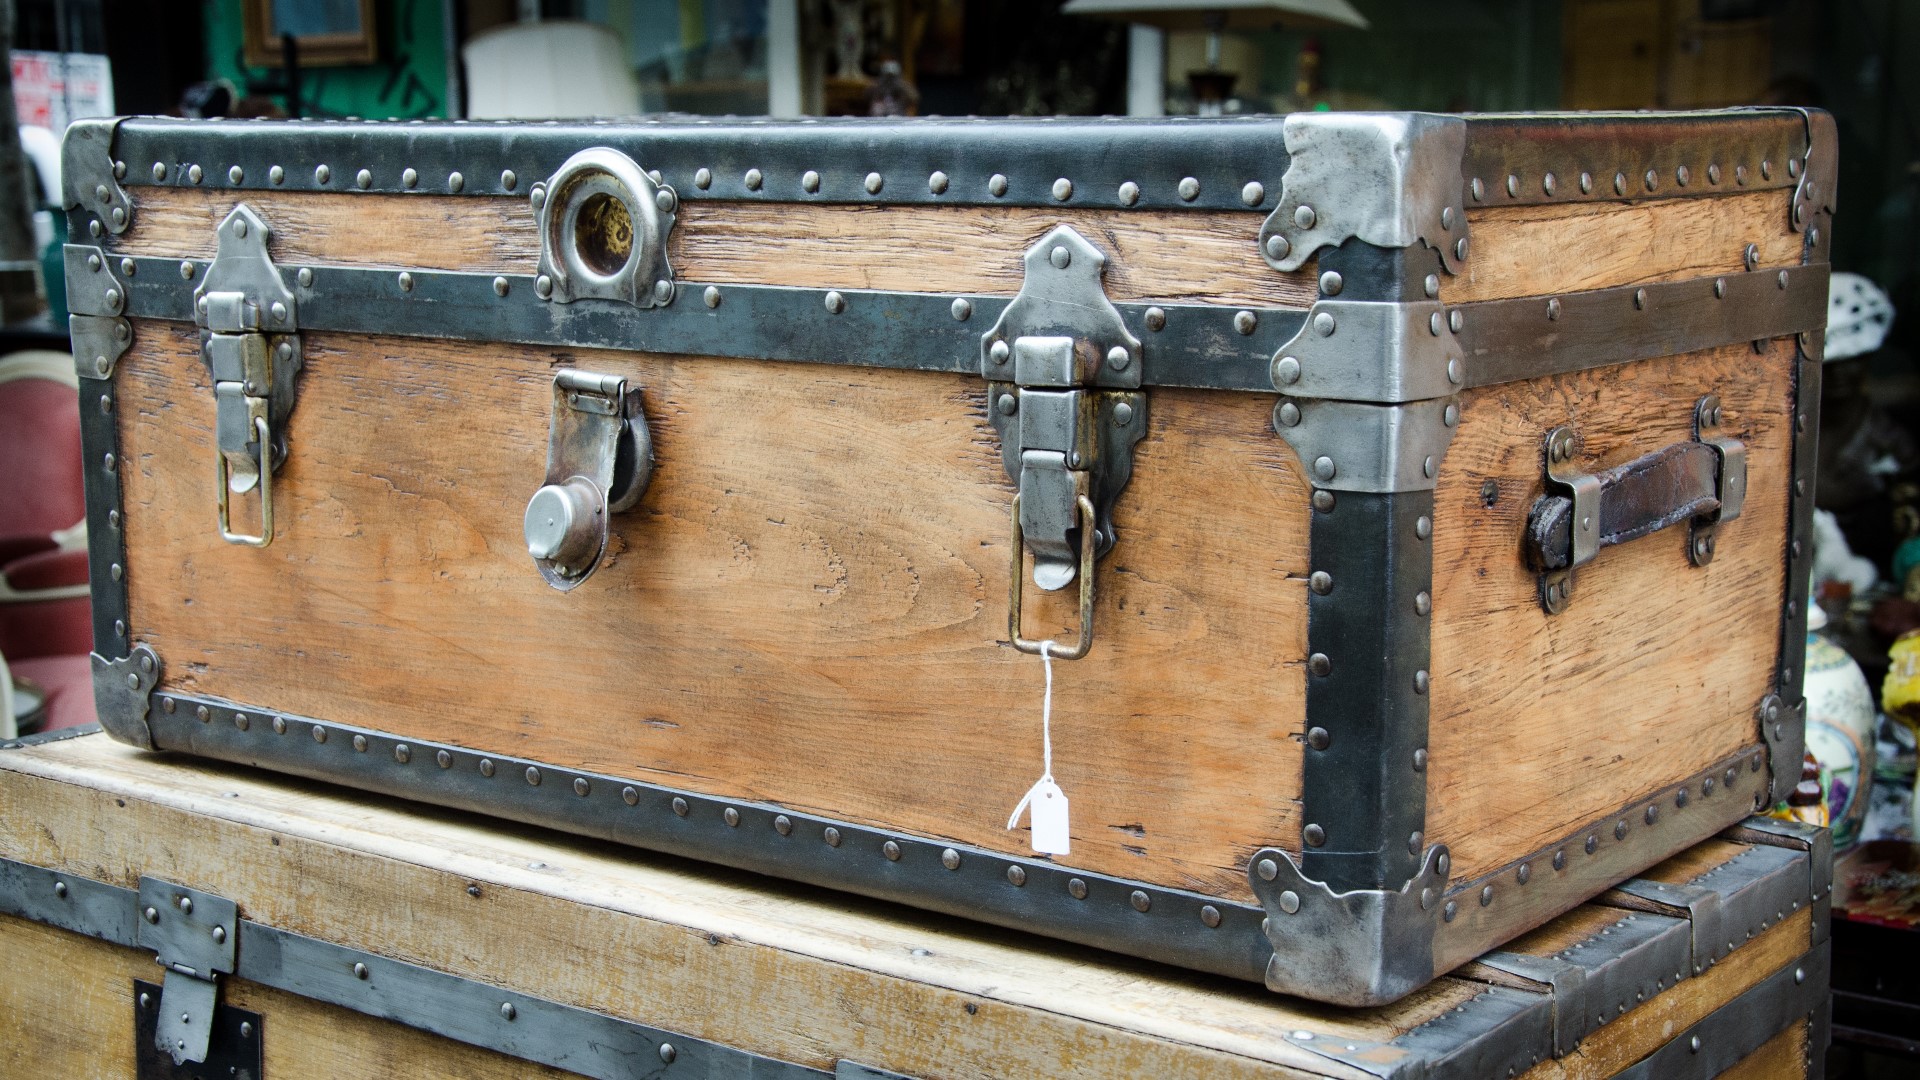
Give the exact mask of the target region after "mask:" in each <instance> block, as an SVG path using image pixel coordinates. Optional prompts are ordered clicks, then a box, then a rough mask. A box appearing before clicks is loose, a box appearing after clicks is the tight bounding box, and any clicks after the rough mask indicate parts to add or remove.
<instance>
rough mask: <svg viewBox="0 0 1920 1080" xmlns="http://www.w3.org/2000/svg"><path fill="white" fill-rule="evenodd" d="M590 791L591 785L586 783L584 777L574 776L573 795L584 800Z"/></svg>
mask: <svg viewBox="0 0 1920 1080" xmlns="http://www.w3.org/2000/svg"><path fill="white" fill-rule="evenodd" d="M592 790H593V785H592V784H591V783H589V782H588V781H587V778H586V777H584V776H576V777H574V778H573V793H574V794H575V795H578V796H580V797H582V798H585V797H586V796H587V794H588V793H589V792H591V791H592Z"/></svg>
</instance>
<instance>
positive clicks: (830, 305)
mask: <svg viewBox="0 0 1920 1080" xmlns="http://www.w3.org/2000/svg"><path fill="white" fill-rule="evenodd" d="M826 304H827V311H828V312H830V313H832V314H834V315H838V314H840V313H841V312H843V311H845V310H847V298H846V297H844V296H841V295H840V294H839V293H838V292H836V291H832V290H829V291H828V293H827V296H826Z"/></svg>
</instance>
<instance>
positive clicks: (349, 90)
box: [202, 0, 447, 119]
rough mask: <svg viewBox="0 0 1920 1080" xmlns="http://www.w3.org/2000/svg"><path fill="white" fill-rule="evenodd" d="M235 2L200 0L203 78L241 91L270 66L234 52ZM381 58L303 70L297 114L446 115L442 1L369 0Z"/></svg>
mask: <svg viewBox="0 0 1920 1080" xmlns="http://www.w3.org/2000/svg"><path fill="white" fill-rule="evenodd" d="M240 2H241V0H202V3H203V5H204V8H203V12H204V17H205V21H206V28H207V77H208V78H213V79H231V80H232V81H233V83H234V85H235V86H237V87H239V88H240V92H241V93H243V94H244V93H246V92H247V87H248V84H249V83H251V82H254V81H256V80H262V81H273V80H275V79H277V78H278V76H279V72H278V71H277V70H269V69H262V68H249V67H247V66H246V64H245V61H244V59H243V53H242V50H241V41H242V29H241V27H242V24H241V21H240V11H241V7H240ZM373 8H374V19H375V22H376V24H377V33H378V38H379V47H380V61H379V62H378V63H376V64H370V65H366V66H363V67H324V68H302V69H301V72H300V100H301V110H300V111H301V114H302V115H303V116H325V117H342V116H360V117H367V118H370V119H371V118H380V119H384V118H386V117H400V118H402V119H415V118H424V117H435V116H445V115H446V114H447V101H446V98H447V51H446V24H445V21H444V20H445V17H446V16H445V11H444V9H443V7H442V0H374V5H373Z"/></svg>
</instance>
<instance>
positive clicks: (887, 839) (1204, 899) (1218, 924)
mask: <svg viewBox="0 0 1920 1080" xmlns="http://www.w3.org/2000/svg"><path fill="white" fill-rule="evenodd" d="M203 715H204V719H201V717H202V716H203ZM149 723H150V724H151V727H152V731H153V745H154V747H155V748H156V749H161V750H183V751H187V752H189V753H193V754H197V755H200V756H202V757H209V758H216V759H219V760H222V761H233V762H238V763H241V764H246V765H266V766H268V767H270V768H273V769H276V770H279V771H281V772H289V773H293V774H295V775H299V776H307V777H313V778H316V779H322V780H330V781H333V782H335V783H342V784H346V785H348V786H350V787H357V788H362V789H366V790H371V791H377V792H380V793H382V794H387V795H398V796H401V797H403V798H412V799H418V800H420V801H423V802H429V803H434V804H436V805H440V806H451V807H456V808H459V809H463V810H471V811H474V812H476V813H483V814H490V815H494V816H499V817H509V818H512V819H514V820H516V821H523V822H529V823H532V824H536V825H547V826H551V827H554V828H559V829H562V830H564V831H566V832H570V833H574V834H577V835H585V836H594V837H600V838H602V839H607V840H616V841H620V842H623V843H629V844H633V845H635V846H637V847H644V848H648V849H651V850H654V851H664V852H668V853H670V854H674V855H681V856H685V857H687V858H693V859H699V860H702V861H705V862H712V863H720V864H723V865H727V866H733V867H737V868H739V869H743V870H753V871H757V872H760V873H766V874H771V875H774V876H776V877H782V878H788V879H792V880H798V881H804V882H807V883H809V884H813V885H821V886H825V887H828V888H834V889H841V890H844V891H848V892H855V893H861V894H864V895H867V896H873V897H878V898H880V899H883V900H891V901H896V902H900V903H906V904H911V905H913V906H916V907H921V908H930V909H932V910H935V911H941V912H945V913H947V914H951V915H960V916H964V917H966V918H969V919H973V920H976V921H980V922H989V923H995V924H998V925H1001V926H1007V927H1011V928H1014V929H1019V930H1026V931H1029V932H1034V933H1041V934H1046V935H1048V936H1051V937H1056V938H1061V939H1064V940H1067V941H1074V942H1078V943H1080V944H1083V945H1092V946H1095V947H1099V948H1108V949H1113V950H1115V951H1117V952H1123V953H1126V954H1128V955H1131V956H1138V957H1142V958H1144V959H1149V960H1158V961H1162V962H1166V963H1172V964H1178V965H1181V966H1183V967H1189V968H1195V969H1198V970H1201V971H1210V972H1213V973H1215V974H1220V975H1228V976H1232V977H1234V978H1240V979H1251V980H1258V979H1259V978H1260V977H1261V972H1262V971H1264V970H1265V968H1266V964H1267V958H1268V956H1269V955H1270V954H1271V952H1272V949H1271V947H1270V946H1269V945H1268V944H1267V940H1266V938H1265V937H1263V936H1262V935H1261V932H1260V924H1261V920H1262V919H1263V918H1264V916H1265V912H1264V911H1262V910H1261V909H1260V908H1258V907H1255V906H1252V905H1248V904H1236V903H1233V902H1231V901H1227V900H1222V899H1220V898H1218V897H1212V896H1206V895H1203V894H1200V893H1192V892H1184V891H1180V890H1175V889H1167V888H1164V887H1161V886H1157V885H1151V884H1147V883H1144V882H1138V881H1131V880H1127V879H1125V878H1118V877H1112V876H1108V875H1103V874H1095V873H1089V872H1087V871H1084V870H1076V869H1072V868H1069V867H1064V866H1058V865H1055V864H1053V863H1050V862H1047V861H1045V860H1042V859H1022V858H1016V857H1012V856H1008V855H1005V854H1002V853H999V852H993V851H987V850H984V849H980V848H974V847H968V846H966V845H962V844H952V843H943V842H940V841H936V840H929V839H926V838H924V837H918V836H911V835H907V834H904V833H895V832H887V831H884V830H880V829H874V828H868V827H866V826H863V825H857V824H852V823H848V822H844V821H838V820H835V819H832V818H827V817H821V816H818V815H813V814H805V813H799V812H796V811H793V810H787V809H784V808H781V807H778V806H771V805H767V804H763V803H754V802H748V801H739V800H732V799H723V798H715V797H713V796H710V795H701V794H697V793H694V792H690V791H681V790H677V789H673V788H667V787H662V786H659V785H654V784H647V783H642V782H639V781H635V780H629V779H623V778H620V777H614V776H605V775H602V774H598V773H591V772H582V771H580V770H576V769H568V768H563V767H560V766H555V765H550V764H547V763H545V762H538V761H531V760H527V759H523V758H516V757H510V756H504V755H493V754H481V753H476V752H475V751H473V750H471V749H466V748H463V747H458V746H451V745H444V744H440V743H432V742H423V741H418V740H414V739H403V738H398V737H395V736H393V735H391V734H388V733H385V732H380V731H374V730H371V729H367V728H358V727H350V726H347V725H342V724H331V723H325V722H321V721H317V720H312V719H308V718H304V717H297V716H290V715H286V714H282V713H275V712H270V711H265V710H256V709H251V708H247V707H244V706H239V705H235V704H232V703H230V702H225V701H220V700H217V699H212V698H203V697H195V696H186V695H176V694H171V693H156V694H155V695H154V697H153V705H152V708H151V710H150V712H149ZM442 762H444V764H442ZM682 811H684V812H682ZM949 864H950V865H949Z"/></svg>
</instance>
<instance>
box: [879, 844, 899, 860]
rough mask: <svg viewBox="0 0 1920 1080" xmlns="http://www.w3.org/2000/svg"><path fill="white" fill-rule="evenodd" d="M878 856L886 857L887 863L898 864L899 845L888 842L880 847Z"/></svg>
mask: <svg viewBox="0 0 1920 1080" xmlns="http://www.w3.org/2000/svg"><path fill="white" fill-rule="evenodd" d="M880 854H882V855H885V856H886V857H887V861H888V862H899V861H900V845H899V844H897V843H895V842H893V841H892V840H889V841H887V842H886V843H884V844H881V845H880Z"/></svg>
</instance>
